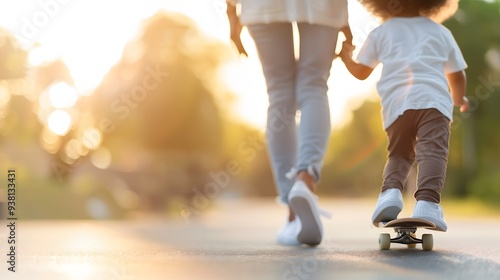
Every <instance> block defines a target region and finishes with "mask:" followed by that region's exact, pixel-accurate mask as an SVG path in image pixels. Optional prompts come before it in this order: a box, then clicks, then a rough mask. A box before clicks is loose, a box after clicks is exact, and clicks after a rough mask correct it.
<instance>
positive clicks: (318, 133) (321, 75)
mask: <svg viewBox="0 0 500 280" xmlns="http://www.w3.org/2000/svg"><path fill="white" fill-rule="evenodd" d="M298 29H299V34H300V56H299V60H298V62H297V70H296V73H297V74H296V89H295V92H296V100H297V105H298V107H299V109H300V111H301V119H300V126H299V133H298V159H297V166H296V169H297V170H298V171H299V174H298V179H301V180H303V181H304V182H305V183H306V184H307V185H308V187H309V188H311V190H313V191H314V185H313V186H311V185H310V184H311V183H308V182H312V183H313V182H315V181H317V180H319V174H320V171H321V168H322V164H323V158H324V155H325V152H326V148H327V145H328V140H329V137H330V133H331V126H330V109H329V103H328V96H327V91H328V86H327V81H328V78H329V76H330V69H331V67H332V61H333V58H334V56H335V47H336V44H337V37H338V32H339V30H338V29H336V28H332V27H328V26H323V25H315V24H308V23H298ZM310 167H312V171H313V172H312V173H313V174H309V173H308V172H306V170H308V169H309V170H310Z"/></svg>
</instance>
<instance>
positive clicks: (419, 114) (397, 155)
mask: <svg viewBox="0 0 500 280" xmlns="http://www.w3.org/2000/svg"><path fill="white" fill-rule="evenodd" d="M386 131H387V136H388V137H389V146H388V151H389V156H388V160H387V163H386V166H385V170H384V175H383V176H384V183H383V186H382V191H384V190H386V189H389V188H398V189H400V190H401V191H403V187H404V184H405V181H406V178H407V177H408V173H409V171H410V168H411V166H412V164H413V162H414V161H415V159H416V161H417V166H418V176H417V191H416V192H415V198H416V199H417V200H427V201H431V202H435V203H439V202H440V201H441V191H442V189H443V186H444V182H445V177H446V166H447V163H448V142H449V138H450V120H449V119H448V118H447V117H446V116H444V115H443V114H442V113H441V112H439V111H438V110H436V109H424V110H408V111H406V112H404V114H403V115H401V116H400V117H399V118H398V119H397V120H396V121H395V122H394V123H393V124H392V125H391V126H389V127H388V128H387V130H386Z"/></svg>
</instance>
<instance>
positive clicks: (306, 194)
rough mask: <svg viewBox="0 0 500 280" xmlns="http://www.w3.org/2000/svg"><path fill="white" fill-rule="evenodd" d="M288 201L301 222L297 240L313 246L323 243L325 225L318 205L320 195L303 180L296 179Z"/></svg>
mask: <svg viewBox="0 0 500 280" xmlns="http://www.w3.org/2000/svg"><path fill="white" fill-rule="evenodd" d="M288 203H289V205H290V208H292V210H293V212H294V213H295V215H296V216H297V217H298V218H299V219H300V223H301V228H300V231H299V233H298V235H297V240H298V241H299V242H300V243H302V244H307V245H311V246H316V245H318V244H319V243H321V239H322V238H323V225H322V224H321V220H320V213H322V211H321V210H320V209H319V207H318V197H317V196H316V195H315V194H314V193H313V192H312V191H311V190H310V189H309V188H308V187H307V185H306V184H305V183H304V182H303V181H296V182H295V184H294V185H293V187H292V189H291V191H290V194H289V195H288Z"/></svg>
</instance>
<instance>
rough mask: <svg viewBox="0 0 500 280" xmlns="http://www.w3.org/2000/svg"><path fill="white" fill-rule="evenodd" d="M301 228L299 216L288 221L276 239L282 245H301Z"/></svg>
mask: <svg viewBox="0 0 500 280" xmlns="http://www.w3.org/2000/svg"><path fill="white" fill-rule="evenodd" d="M301 228H302V225H301V224H300V220H299V219H298V218H297V217H296V218H295V220H293V221H291V222H288V221H287V223H286V224H285V226H284V227H283V228H282V229H281V230H280V231H279V232H278V235H277V236H276V240H277V241H278V243H280V244H282V245H300V242H299V240H298V239H297V236H298V235H299V232H300V229H301Z"/></svg>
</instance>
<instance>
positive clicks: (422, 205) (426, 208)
mask: <svg viewBox="0 0 500 280" xmlns="http://www.w3.org/2000/svg"><path fill="white" fill-rule="evenodd" d="M412 218H420V219H424V220H427V221H431V222H433V223H434V224H435V225H436V227H435V228H430V229H433V230H439V231H446V230H448V225H447V224H446V222H445V221H444V217H443V208H441V206H440V205H439V204H437V203H434V202H430V201H425V200H419V201H417V203H416V204H415V208H414V209H413V216H412Z"/></svg>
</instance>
